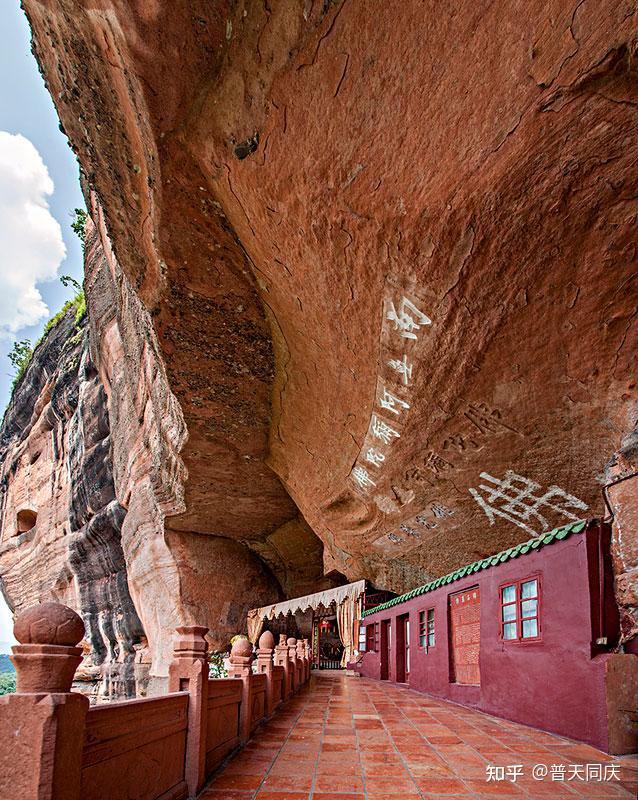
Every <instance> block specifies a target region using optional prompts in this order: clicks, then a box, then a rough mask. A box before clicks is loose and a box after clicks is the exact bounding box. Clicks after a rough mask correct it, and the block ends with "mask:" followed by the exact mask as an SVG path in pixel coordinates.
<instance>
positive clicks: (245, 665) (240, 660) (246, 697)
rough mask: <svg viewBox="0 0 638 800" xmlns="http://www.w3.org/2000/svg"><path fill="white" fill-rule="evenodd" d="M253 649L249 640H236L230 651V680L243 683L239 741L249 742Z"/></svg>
mask: <svg viewBox="0 0 638 800" xmlns="http://www.w3.org/2000/svg"><path fill="white" fill-rule="evenodd" d="M252 661H253V647H252V645H251V643H250V642H249V641H248V639H236V640H235V643H234V644H233V647H232V650H231V651H230V666H229V668H228V677H229V678H240V679H241V681H242V682H243V687H242V694H241V707H240V710H239V740H240V742H242V744H243V743H244V742H247V741H248V739H249V738H250V721H251V720H250V718H251V714H252V698H251V691H250V689H251V677H252V667H251V664H252Z"/></svg>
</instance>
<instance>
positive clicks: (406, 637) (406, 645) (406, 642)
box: [403, 617, 410, 683]
mask: <svg viewBox="0 0 638 800" xmlns="http://www.w3.org/2000/svg"><path fill="white" fill-rule="evenodd" d="M403 649H404V651H405V656H404V659H403V663H404V664H405V682H406V683H408V682H409V680H410V617H404V619H403Z"/></svg>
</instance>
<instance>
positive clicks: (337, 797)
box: [312, 792, 364, 800]
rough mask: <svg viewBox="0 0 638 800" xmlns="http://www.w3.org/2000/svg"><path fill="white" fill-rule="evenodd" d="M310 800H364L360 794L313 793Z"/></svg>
mask: <svg viewBox="0 0 638 800" xmlns="http://www.w3.org/2000/svg"><path fill="white" fill-rule="evenodd" d="M312 800H364V796H363V795H362V794H341V793H338V792H319V794H317V792H314V793H313V795H312Z"/></svg>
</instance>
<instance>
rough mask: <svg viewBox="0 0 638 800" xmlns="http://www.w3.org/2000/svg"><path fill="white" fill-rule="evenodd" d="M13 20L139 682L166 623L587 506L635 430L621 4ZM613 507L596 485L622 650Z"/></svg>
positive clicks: (632, 133) (303, 7)
mask: <svg viewBox="0 0 638 800" xmlns="http://www.w3.org/2000/svg"><path fill="white" fill-rule="evenodd" d="M24 5H25V9H26V11H27V14H28V16H29V19H30V22H31V24H32V27H33V31H34V49H35V52H36V55H37V57H38V59H39V62H40V65H41V67H42V70H43V73H44V75H45V77H46V80H47V82H48V85H49V88H50V91H51V93H52V96H53V98H54V101H55V102H56V105H57V108H58V111H59V114H60V118H61V120H62V124H63V126H64V128H65V130H66V132H67V134H68V135H69V137H70V140H71V143H72V145H73V147H74V148H75V150H76V152H77V154H78V158H79V160H80V163H81V165H82V169H83V173H84V181H85V187H86V193H87V197H90V193H91V192H93V193H94V194H93V195H92V198H93V199H92V200H91V202H92V215H93V217H94V220H95V222H96V224H97V229H98V231H97V239H95V238H94V239H93V243H92V245H91V248H92V249H91V251H90V253H89V262H88V265H87V280H88V284H87V292H88V297H89V308H90V311H91V318H92V338H93V348H94V349H93V353H94V359H95V363H96V364H97V366H98V369H99V374H100V377H101V379H102V381H103V383H104V386H105V390H106V393H107V395H108V397H109V410H110V413H111V418H112V419H111V425H112V429H113V431H114V433H113V436H112V441H113V474H114V484H115V492H116V497H117V499H118V501H119V503H120V504H121V505H122V506H123V507H124V508H126V509H127V511H128V513H127V515H126V517H125V519H124V523H123V526H122V546H123V551H124V553H125V558H126V561H127V571H128V581H129V585H130V588H131V596H132V598H133V601H134V603H135V605H136V608H137V610H138V612H139V615H140V618H141V619H142V622H143V625H144V627H145V630H146V631H147V634H148V635H149V640H150V641H151V650H152V652H153V660H154V664H155V666H154V668H153V669H154V671H155V674H157V675H163V674H165V658H166V655H167V654H166V651H165V649H164V648H165V643H166V637H167V636H168V631H169V628H170V625H172V624H173V623H174V622H175V621H176V620H177V619H181V618H191V617H197V619H194V620H193V621H197V622H201V623H204V624H208V625H210V626H211V628H212V629H213V631H218V632H219V633H220V635H221V632H222V631H223V630H226V629H227V628H228V627H229V626H231V625H232V624H234V621H235V620H238V619H240V617H241V612H240V610H239V609H240V608H242V607H244V606H245V604H246V603H248V602H249V601H250V600H249V597H252V598H255V599H257V598H258V597H266V596H275V595H276V594H277V593H278V592H279V591H283V592H284V593H285V594H290V593H294V592H297V591H300V590H301V588H302V587H309V586H311V585H312V584H313V582H316V580H317V578H318V577H319V575H320V574H321V573H322V572H325V573H331V572H335V573H338V574H339V575H343V576H345V577H347V578H359V577H368V578H370V579H372V580H375V581H376V582H377V583H378V584H379V585H380V586H383V587H386V588H390V589H395V590H402V589H405V588H409V587H411V586H413V585H414V584H416V583H417V582H419V581H421V580H423V579H425V578H426V577H428V576H430V575H436V574H441V573H443V572H445V571H447V570H449V569H450V568H452V567H454V566H457V565H459V564H462V563H464V562H466V561H470V560H473V559H474V558H476V557H478V556H480V555H484V554H487V553H490V552H494V551H496V550H498V549H500V548H502V547H506V546H508V545H510V544H513V543H514V542H516V541H519V540H521V539H524V538H529V537H530V536H531V535H538V534H540V533H542V532H543V530H546V529H547V528H549V527H553V526H555V525H560V524H561V523H563V522H567V521H569V520H571V519H574V518H579V517H583V516H588V515H589V516H591V515H596V514H600V513H601V512H602V510H603V501H602V488H603V486H604V484H605V482H606V481H607V480H609V479H610V476H613V475H616V474H622V475H623V476H631V475H632V474H633V471H634V467H633V466H632V464H634V463H635V459H633V460H632V458H631V457H630V455H631V453H630V452H629V451H630V450H631V441H632V439H631V437H632V435H633V434H632V431H633V430H634V427H635V424H636V418H637V416H638V414H637V411H638V409H637V406H638V403H637V394H636V384H635V374H636V360H635V357H636V336H637V331H638V326H637V324H636V314H637V311H638V291H637V287H636V274H637V271H636V248H635V238H636V220H637V219H638V206H637V201H636V197H638V186H637V182H638V175H637V174H636V169H635V164H636V160H637V156H638V137H637V136H636V133H637V132H638V116H637V113H636V107H637V103H638V98H637V97H636V80H635V77H636V76H635V63H636V62H635V58H634V54H635V43H636V41H637V40H638V23H637V21H636V19H635V11H634V9H633V7H629V6H627V4H626V3H624V2H620V0H618V1H616V0H612V2H608V3H599V4H587V3H585V4H583V3H578V4H574V5H573V6H568V5H566V4H565V3H564V2H562V0H553V2H552V1H550V0H546V1H544V2H540V0H539V2H527V3H522V4H514V5H509V6H505V7H504V6H503V5H502V4H490V3H478V4H477V3H476V2H467V3H461V4H460V5H458V4H456V5H454V6H452V5H449V6H441V4H432V3H430V4H428V3H425V4H423V3H414V2H402V3H384V4H379V5H378V6H375V7H374V10H371V6H370V4H366V3H362V2H356V0H345V2H324V3H320V2H302V0H298V1H297V0H282V2H278V3H276V4H275V3H272V4H271V3H264V4H263V6H262V5H261V4H257V3H244V2H230V0H229V1H228V2H223V3H216V4H208V3H202V4H199V3H196V4H192V3H182V2H175V3H170V4H161V3H154V2H148V3H147V2H145V3H132V2H125V0H104V2H100V3H95V2H83V3H77V2H74V0H25V3H24ZM96 197H99V204H98V202H97V200H95V198H96ZM98 240H99V242H98ZM100 248H102V250H103V254H101V253H100ZM100 263H102V267H100ZM614 453H618V454H619V455H618V456H614ZM606 470H607V472H606ZM621 487H622V488H621ZM637 493H638V490H636V489H635V488H634V484H633V483H632V482H631V481H630V480H626V481H624V482H623V483H622V484H618V486H617V487H616V488H614V489H610V491H609V496H610V501H611V502H610V509H611V511H612V512H614V513H616V525H615V531H616V544H615V548H616V563H617V570H618V588H619V599H620V600H621V602H622V603H623V606H624V609H625V611H624V614H625V616H624V629H625V632H626V636H627V638H631V637H632V636H633V635H634V634H635V632H636V631H637V630H638V615H637V612H636V590H635V586H636V574H637V569H638V549H637V545H636V541H637V538H638V537H637V536H636V525H635V524H634V520H635V518H636V510H635V509H636V507H637V502H636V495H637ZM304 519H305V520H306V521H307V523H308V524H306V522H304V521H303V520H304ZM623 521H624V523H623ZM266 565H267V566H266ZM256 576H259V577H256ZM254 587H256V591H255V590H254ZM254 604H256V602H255V603H254ZM202 617H206V619H202Z"/></svg>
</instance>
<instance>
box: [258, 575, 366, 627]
mask: <svg viewBox="0 0 638 800" xmlns="http://www.w3.org/2000/svg"><path fill="white" fill-rule="evenodd" d="M365 590H366V582H365V581H356V582H355V583H346V585H345V586H337V587H336V588H334V589H326V590H325V591H323V592H315V593H314V594H307V595H305V596H304V597H293V599H292V600H284V601H283V602H282V603H275V604H274V605H272V606H261V608H253V609H251V610H250V611H249V612H248V616H249V618H252V619H274V618H275V617H278V616H279V615H280V614H282V615H283V616H286V614H294V613H295V611H307V610H308V609H309V608H312V609H313V610H317V609H318V608H319V607H320V606H323V607H324V608H329V606H330V605H331V604H332V603H335V605H337V606H338V605H340V604H341V603H343V601H344V600H352V601H356V600H358V599H359V597H360V596H361V595H362V594H363V593H364V592H365Z"/></svg>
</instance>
